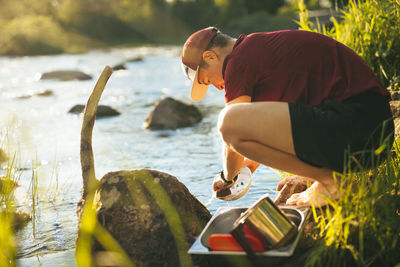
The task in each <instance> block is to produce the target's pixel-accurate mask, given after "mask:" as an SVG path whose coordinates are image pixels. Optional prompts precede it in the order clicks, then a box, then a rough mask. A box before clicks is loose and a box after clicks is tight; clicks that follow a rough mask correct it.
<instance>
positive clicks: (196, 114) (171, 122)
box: [145, 97, 202, 130]
mask: <svg viewBox="0 0 400 267" xmlns="http://www.w3.org/2000/svg"><path fill="white" fill-rule="evenodd" d="M201 119H202V116H201V113H200V111H199V110H198V109H197V108H196V107H195V106H193V105H191V104H185V103H183V102H181V101H178V100H175V99H173V98H171V97H167V98H164V99H162V100H160V101H158V102H157V103H156V104H155V105H154V108H153V110H152V111H151V112H150V114H149V115H148V116H147V118H146V121H145V128H146V129H150V130H163V129H172V130H174V129H177V128H182V127H189V126H193V125H195V124H196V123H198V122H200V121H201Z"/></svg>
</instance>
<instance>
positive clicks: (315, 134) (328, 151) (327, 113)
mask: <svg viewBox="0 0 400 267" xmlns="http://www.w3.org/2000/svg"><path fill="white" fill-rule="evenodd" d="M289 112H290V118H291V125H292V135H293V143H294V148H295V152H296V155H297V157H298V158H299V159H300V160H302V161H304V162H306V163H308V164H310V165H313V166H317V167H324V168H328V169H331V170H334V171H337V172H340V173H344V172H346V171H348V170H350V169H351V170H354V171H357V170H360V169H370V168H373V167H375V166H378V165H379V164H380V163H381V162H382V161H383V160H384V159H385V158H386V156H387V154H386V153H387V151H390V150H389V149H390V148H391V147H392V145H393V139H394V124H393V118H392V112H391V109H390V105H389V102H388V100H387V99H386V98H385V97H384V96H382V95H381V94H379V93H376V92H372V91H367V92H364V93H362V94H359V95H356V96H353V97H350V98H348V99H346V100H344V101H343V102H337V101H334V100H330V99H326V100H324V101H323V102H322V103H321V104H320V105H319V106H317V107H311V106H309V105H306V104H301V103H289ZM383 146H384V147H383ZM383 148H386V149H383ZM380 151H382V152H381V153H379V152H380Z"/></svg>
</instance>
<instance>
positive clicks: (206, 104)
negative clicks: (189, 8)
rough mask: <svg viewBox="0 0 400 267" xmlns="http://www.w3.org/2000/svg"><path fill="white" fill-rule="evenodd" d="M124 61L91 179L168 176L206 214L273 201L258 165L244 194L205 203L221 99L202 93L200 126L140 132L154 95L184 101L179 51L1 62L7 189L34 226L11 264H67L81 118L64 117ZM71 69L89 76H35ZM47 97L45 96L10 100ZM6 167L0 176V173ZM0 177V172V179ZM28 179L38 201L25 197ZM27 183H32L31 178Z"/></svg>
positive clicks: (271, 185) (100, 124) (108, 99)
mask: <svg viewBox="0 0 400 267" xmlns="http://www.w3.org/2000/svg"><path fill="white" fill-rule="evenodd" d="M135 56H142V57H143V58H144V60H143V61H141V62H128V63H126V64H125V65H126V67H127V70H122V71H116V72H114V73H113V75H112V77H111V78H110V80H109V82H108V85H107V87H106V89H105V91H104V93H103V96H102V99H101V101H100V104H104V105H109V106H112V107H113V108H115V109H117V110H119V111H120V112H121V115H120V116H117V117H112V118H105V119H99V120H97V121H96V123H95V127H94V132H93V147H94V154H95V167H96V176H97V177H98V178H100V177H101V176H102V175H103V174H105V173H107V172H109V171H115V170H122V169H137V168H151V169H156V170H159V171H164V172H167V173H169V174H171V175H174V176H176V177H177V178H178V179H179V180H180V181H181V182H182V183H184V184H185V185H186V186H187V187H188V189H189V191H190V192H191V193H192V194H193V195H195V196H196V197H197V198H198V199H199V200H200V201H201V202H203V203H204V204H206V206H207V208H208V209H209V210H210V211H211V212H215V211H216V210H217V209H218V208H219V207H223V206H249V205H251V204H252V203H253V202H255V201H256V200H257V199H258V198H259V197H260V196H262V195H263V194H265V193H270V196H271V197H272V198H273V197H275V194H276V193H275V187H276V183H277V182H278V181H279V180H280V177H279V175H278V174H277V173H276V172H275V171H273V170H271V169H269V168H267V167H260V168H259V169H258V170H257V171H256V172H255V174H254V176H253V184H252V186H251V188H250V190H249V192H248V193H247V194H246V195H245V196H244V197H243V198H241V199H239V200H237V201H233V202H225V201H221V200H217V199H214V198H213V194H212V190H211V184H212V180H213V176H214V175H215V174H216V173H218V172H219V171H220V170H221V168H222V161H221V151H222V143H221V140H220V138H219V136H218V133H217V130H216V122H217V118H218V114H219V111H220V110H221V109H222V108H223V107H224V99H223V93H222V92H220V91H218V90H216V89H215V88H214V87H210V90H209V92H208V94H207V96H206V98H205V99H204V100H203V101H202V102H200V103H195V104H196V105H197V107H198V108H199V109H200V111H201V112H202V114H203V120H202V121H201V122H200V123H199V124H198V125H196V126H194V127H188V128H183V129H179V130H176V131H148V130H145V129H143V122H144V120H145V118H146V116H147V115H148V114H149V113H150V111H151V109H152V106H153V104H154V103H155V102H156V101H157V100H159V99H161V98H163V97H167V96H170V97H174V98H176V99H179V100H182V101H184V102H191V101H190V99H189V87H190V83H189V81H188V80H186V78H185V76H184V75H183V73H182V70H181V67H180V58H179V48H178V47H158V48H154V47H153V48H121V49H111V50H104V51H103V50H98V51H97V50H96V51H91V52H89V53H86V54H79V55H53V56H36V57H16V58H10V57H0V105H1V108H0V126H1V136H2V137H3V138H2V140H1V142H2V143H1V145H2V147H5V148H6V150H8V151H9V153H10V154H11V155H13V154H14V153H15V154H16V155H17V157H16V159H17V165H18V167H19V168H21V169H20V178H19V184H20V185H21V186H20V187H18V189H17V190H16V191H15V196H16V199H17V203H18V209H19V210H22V211H25V212H28V213H30V214H33V215H34V220H33V221H32V222H30V223H29V224H28V225H27V226H26V227H25V228H24V229H23V230H21V231H19V232H18V233H17V241H18V258H19V260H18V265H19V266H74V265H75V260H74V253H73V252H74V247H75V238H76V233H77V217H76V214H75V205H76V203H77V201H78V200H79V198H80V190H81V187H82V178H81V170H80V163H79V141H80V127H81V122H82V117H81V116H80V115H72V114H68V113H67V112H68V110H69V109H70V108H71V107H72V106H74V105H76V104H85V103H86V101H87V98H88V96H89V94H90V92H91V90H92V89H93V86H94V83H95V80H96V79H97V77H98V76H99V75H100V73H101V71H102V69H103V67H104V66H105V65H110V66H113V65H116V64H118V63H121V62H125V61H126V60H127V59H129V58H132V57H135ZM60 69H62V70H64V69H77V70H80V71H83V72H86V73H88V74H90V75H92V76H93V79H92V80H88V81H57V80H46V81H44V80H40V79H39V77H40V73H43V72H46V71H53V70H60ZM43 90H51V91H53V95H51V96H45V97H44V96H42V97H33V98H28V99H20V98H18V97H19V96H23V95H28V94H32V93H37V92H40V91H43ZM4 171H5V170H2V172H4ZM0 175H1V174H0ZM32 177H37V180H38V182H37V185H38V186H37V188H38V192H39V193H38V196H37V197H35V198H34V199H32V197H31V196H32V193H31V191H30V189H29V188H30V187H31V182H32ZM33 180H34V179H33Z"/></svg>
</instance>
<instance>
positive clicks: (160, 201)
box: [78, 169, 211, 266]
mask: <svg viewBox="0 0 400 267" xmlns="http://www.w3.org/2000/svg"><path fill="white" fill-rule="evenodd" d="M95 202H96V205H97V217H98V221H99V223H101V224H102V226H103V227H104V228H105V229H106V230H107V231H109V232H110V234H112V236H113V237H114V238H115V239H116V240H117V241H118V243H119V244H120V245H121V247H122V248H123V249H124V250H125V252H126V253H127V254H128V255H129V257H130V258H131V259H132V261H133V263H135V264H136V265H137V266H192V259H191V258H190V256H189V255H188V254H187V250H188V249H189V247H190V244H192V243H193V242H194V241H195V239H196V237H197V236H198V235H199V234H200V232H201V231H202V229H203V228H204V227H205V225H206V224H207V222H208V221H209V219H210V218H211V214H210V212H209V211H208V210H207V208H206V207H205V206H204V205H203V204H202V203H200V202H199V201H198V200H197V199H196V198H195V197H194V196H193V195H192V194H191V193H190V192H189V190H188V189H187V188H186V187H185V186H184V185H183V184H182V183H181V182H179V181H178V179H177V178H176V177H174V176H171V175H169V174H167V173H163V172H159V171H155V170H148V169H141V170H131V171H117V172H109V173H107V174H106V175H104V176H103V178H102V179H101V180H100V186H99V189H98V190H97V191H96V195H95ZM78 207H79V206H78ZM78 214H79V211H78ZM94 250H95V251H97V252H101V251H102V247H101V245H99V244H98V243H96V244H95V245H94ZM195 261H196V260H195ZM197 263H198V262H197Z"/></svg>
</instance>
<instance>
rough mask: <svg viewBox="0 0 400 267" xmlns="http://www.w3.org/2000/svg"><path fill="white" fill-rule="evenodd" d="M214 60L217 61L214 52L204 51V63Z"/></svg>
mask: <svg viewBox="0 0 400 267" xmlns="http://www.w3.org/2000/svg"><path fill="white" fill-rule="evenodd" d="M215 59H218V55H217V54H216V53H215V52H214V51H211V50H207V51H204V53H203V60H204V61H205V62H209V61H210V60H215Z"/></svg>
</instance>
